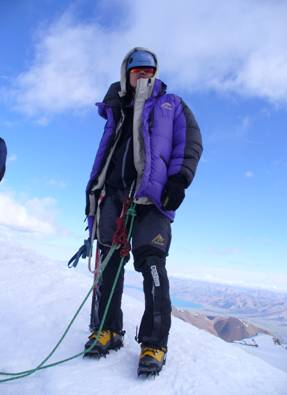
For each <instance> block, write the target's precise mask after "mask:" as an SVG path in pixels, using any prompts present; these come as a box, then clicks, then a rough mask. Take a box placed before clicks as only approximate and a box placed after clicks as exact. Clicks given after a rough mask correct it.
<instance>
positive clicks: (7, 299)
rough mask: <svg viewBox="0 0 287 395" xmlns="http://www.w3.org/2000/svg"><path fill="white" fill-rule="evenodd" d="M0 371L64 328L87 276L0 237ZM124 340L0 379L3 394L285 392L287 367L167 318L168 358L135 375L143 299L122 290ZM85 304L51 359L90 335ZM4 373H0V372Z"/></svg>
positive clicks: (21, 362)
mask: <svg viewBox="0 0 287 395" xmlns="http://www.w3.org/2000/svg"><path fill="white" fill-rule="evenodd" d="M0 251H1V252H0V262H1V265H0V290H1V291H0V292H1V297H0V320H1V321H0V322H1V326H0V339H1V340H0V371H2V372H3V371H9V372H15V371H21V370H25V369H29V368H31V367H34V366H36V365H37V364H38V363H39V362H40V361H41V360H42V359H44V357H45V356H46V355H47V354H48V353H49V351H50V350H51V349H52V347H53V346H54V345H55V344H56V342H57V341H58V339H59V338H60V336H61V335H62V333H63V332H64V330H65V328H66V326H67V324H68V322H69V320H70V318H71V317H72V316H73V314H74V312H75V310H76V309H77V307H78V306H79V305H80V302H81V301H82V299H83V298H84V296H85V294H86V293H87V291H88V289H89V288H90V286H91V282H92V277H91V275H87V274H84V273H81V272H79V271H75V270H69V269H67V268H66V267H65V266H63V265H61V264H59V263H57V262H53V261H49V260H47V259H45V258H41V257H36V256H33V255H32V254H31V252H28V251H24V250H21V249H18V248H17V249H16V248H15V247H14V248H13V249H12V248H6V247H5V246H4V245H3V244H1V245H0ZM123 310H124V326H125V330H126V336H125V347H124V348H122V349H121V350H120V351H118V352H111V353H110V354H109V355H108V357H107V358H103V359H101V360H99V361H97V360H91V359H82V358H78V359H76V360H73V361H71V362H68V363H66V364H65V365H62V366H58V367H54V368H51V369H47V370H42V371H41V372H37V373H36V374H34V375H33V376H30V377H27V378H24V379H20V380H19V381H14V382H10V383H5V384H0V393H1V394H2V395H20V394H21V395H28V394H29V395H30V394H36V395H42V394H43V395H44V394H45V395H64V394H65V395H66V394H69V395H90V394H93V395H96V394H99V395H100V394H108V395H112V394H116V395H129V394H132V395H139V394H144V393H148V392H149V393H150V392H151V391H153V392H154V393H160V394H164V395H165V394H166V395H171V394H177V395H181V394H182V395H188V394H193V395H209V394H212V395H219V394H220V395H239V394H240V395H257V394H260V395H286V394H287V374H286V373H284V372H282V371H281V370H279V369H276V368H273V367H272V366H270V365H269V364H267V363H265V362H264V361H262V360H260V359H259V358H257V357H255V356H253V355H249V354H247V353H245V352H244V351H242V350H241V349H239V348H236V347H234V345H231V344H228V343H226V342H224V341H223V340H221V339H219V338H216V337H214V336H212V335H210V334H209V333H207V332H205V331H202V330H199V329H197V328H195V327H193V326H191V325H189V324H187V323H185V322H183V321H181V320H179V319H177V318H173V322H172V329H171V334H170V341H169V351H168V356H167V364H166V366H165V367H164V369H163V371H162V372H161V374H160V376H158V377H156V379H155V380H153V379H143V378H138V377H137V374H136V371H137V363H138V355H139V345H138V344H137V343H136V342H135V340H134V336H135V328H136V326H137V325H139V323H140V318H141V313H142V310H143V305H142V304H141V303H140V302H139V301H137V300H136V299H134V298H132V297H129V296H127V295H125V296H124V301H123ZM89 313H90V305H89V304H88V305H87V306H85V307H84V309H83V312H82V313H81V314H80V316H79V317H78V319H77V320H76V322H75V323H74V325H73V327H72V329H71V332H70V333H69V334H68V337H67V338H66V339H65V341H64V343H63V344H62V345H61V346H60V349H59V350H58V351H57V352H56V354H55V355H54V356H53V357H52V361H55V360H58V359H63V358H65V357H68V356H71V355H73V354H76V353H78V352H80V351H82V349H83V345H84V343H85V341H86V339H87V337H88V335H89V330H88V323H89ZM3 377H4V376H0V379H1V378H3Z"/></svg>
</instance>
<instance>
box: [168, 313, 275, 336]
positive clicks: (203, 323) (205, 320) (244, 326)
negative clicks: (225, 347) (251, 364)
mask: <svg viewBox="0 0 287 395" xmlns="http://www.w3.org/2000/svg"><path fill="white" fill-rule="evenodd" d="M172 313H173V315H174V316H175V317H177V318H180V319H182V320H183V321H185V322H188V323H190V324H192V325H194V326H196V327H197V328H199V329H204V330H206V331H207V332H209V333H211V334H213V335H215V336H218V337H220V338H221V339H223V340H225V341H227V342H233V341H236V340H242V339H246V338H249V337H252V336H255V335H257V334H260V333H262V334H267V335H271V333H270V332H269V331H267V330H265V329H262V328H259V327H257V326H255V325H252V324H250V323H248V322H247V321H244V320H241V319H239V318H236V317H223V316H210V315H205V314H201V313H198V312H192V311H186V310H179V309H177V308H175V307H173V310H172Z"/></svg>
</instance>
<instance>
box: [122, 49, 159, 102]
mask: <svg viewBox="0 0 287 395" xmlns="http://www.w3.org/2000/svg"><path fill="white" fill-rule="evenodd" d="M136 51H146V52H149V53H151V54H152V55H153V56H154V58H155V60H156V63H157V69H156V72H155V74H154V76H153V77H152V78H151V81H152V85H153V83H154V80H155V77H156V76H157V74H158V59H157V56H156V54H155V53H154V52H152V51H151V50H150V49H148V48H143V47H135V48H133V49H131V50H130V51H129V52H128V53H127V54H126V56H125V57H124V60H123V62H122V65H121V90H120V92H119V95H120V96H121V97H122V96H125V95H126V94H127V79H126V75H127V62H128V59H129V57H130V56H131V55H132V54H133V53H134V52H136Z"/></svg>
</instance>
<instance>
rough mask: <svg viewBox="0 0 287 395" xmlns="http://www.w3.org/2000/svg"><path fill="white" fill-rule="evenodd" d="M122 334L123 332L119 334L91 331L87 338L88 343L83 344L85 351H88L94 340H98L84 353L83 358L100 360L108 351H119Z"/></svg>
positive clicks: (121, 345)
mask: <svg viewBox="0 0 287 395" xmlns="http://www.w3.org/2000/svg"><path fill="white" fill-rule="evenodd" d="M124 334H125V332H124V331H122V332H121V333H116V332H112V331H110V330H102V331H100V332H99V331H97V330H95V331H93V332H92V333H91V335H90V336H89V340H88V342H87V343H86V344H85V350H88V349H89V348H90V347H91V346H92V345H93V343H94V342H95V340H96V339H98V340H97V342H96V344H95V345H94V346H93V348H92V349H91V350H89V351H87V352H86V353H85V356H88V357H94V358H100V357H103V356H106V354H108V353H109V350H116V351H117V350H119V349H120V348H121V347H123V340H124Z"/></svg>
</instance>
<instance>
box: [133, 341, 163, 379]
mask: <svg viewBox="0 0 287 395" xmlns="http://www.w3.org/2000/svg"><path fill="white" fill-rule="evenodd" d="M166 353H167V349H166V348H164V347H158V348H156V347H149V346H142V348H141V354H140V360H139V367H138V376H140V375H141V374H145V375H146V376H149V375H154V376H155V375H157V374H159V372H160V371H161V369H162V367H163V365H164V364H165V360H166Z"/></svg>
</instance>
